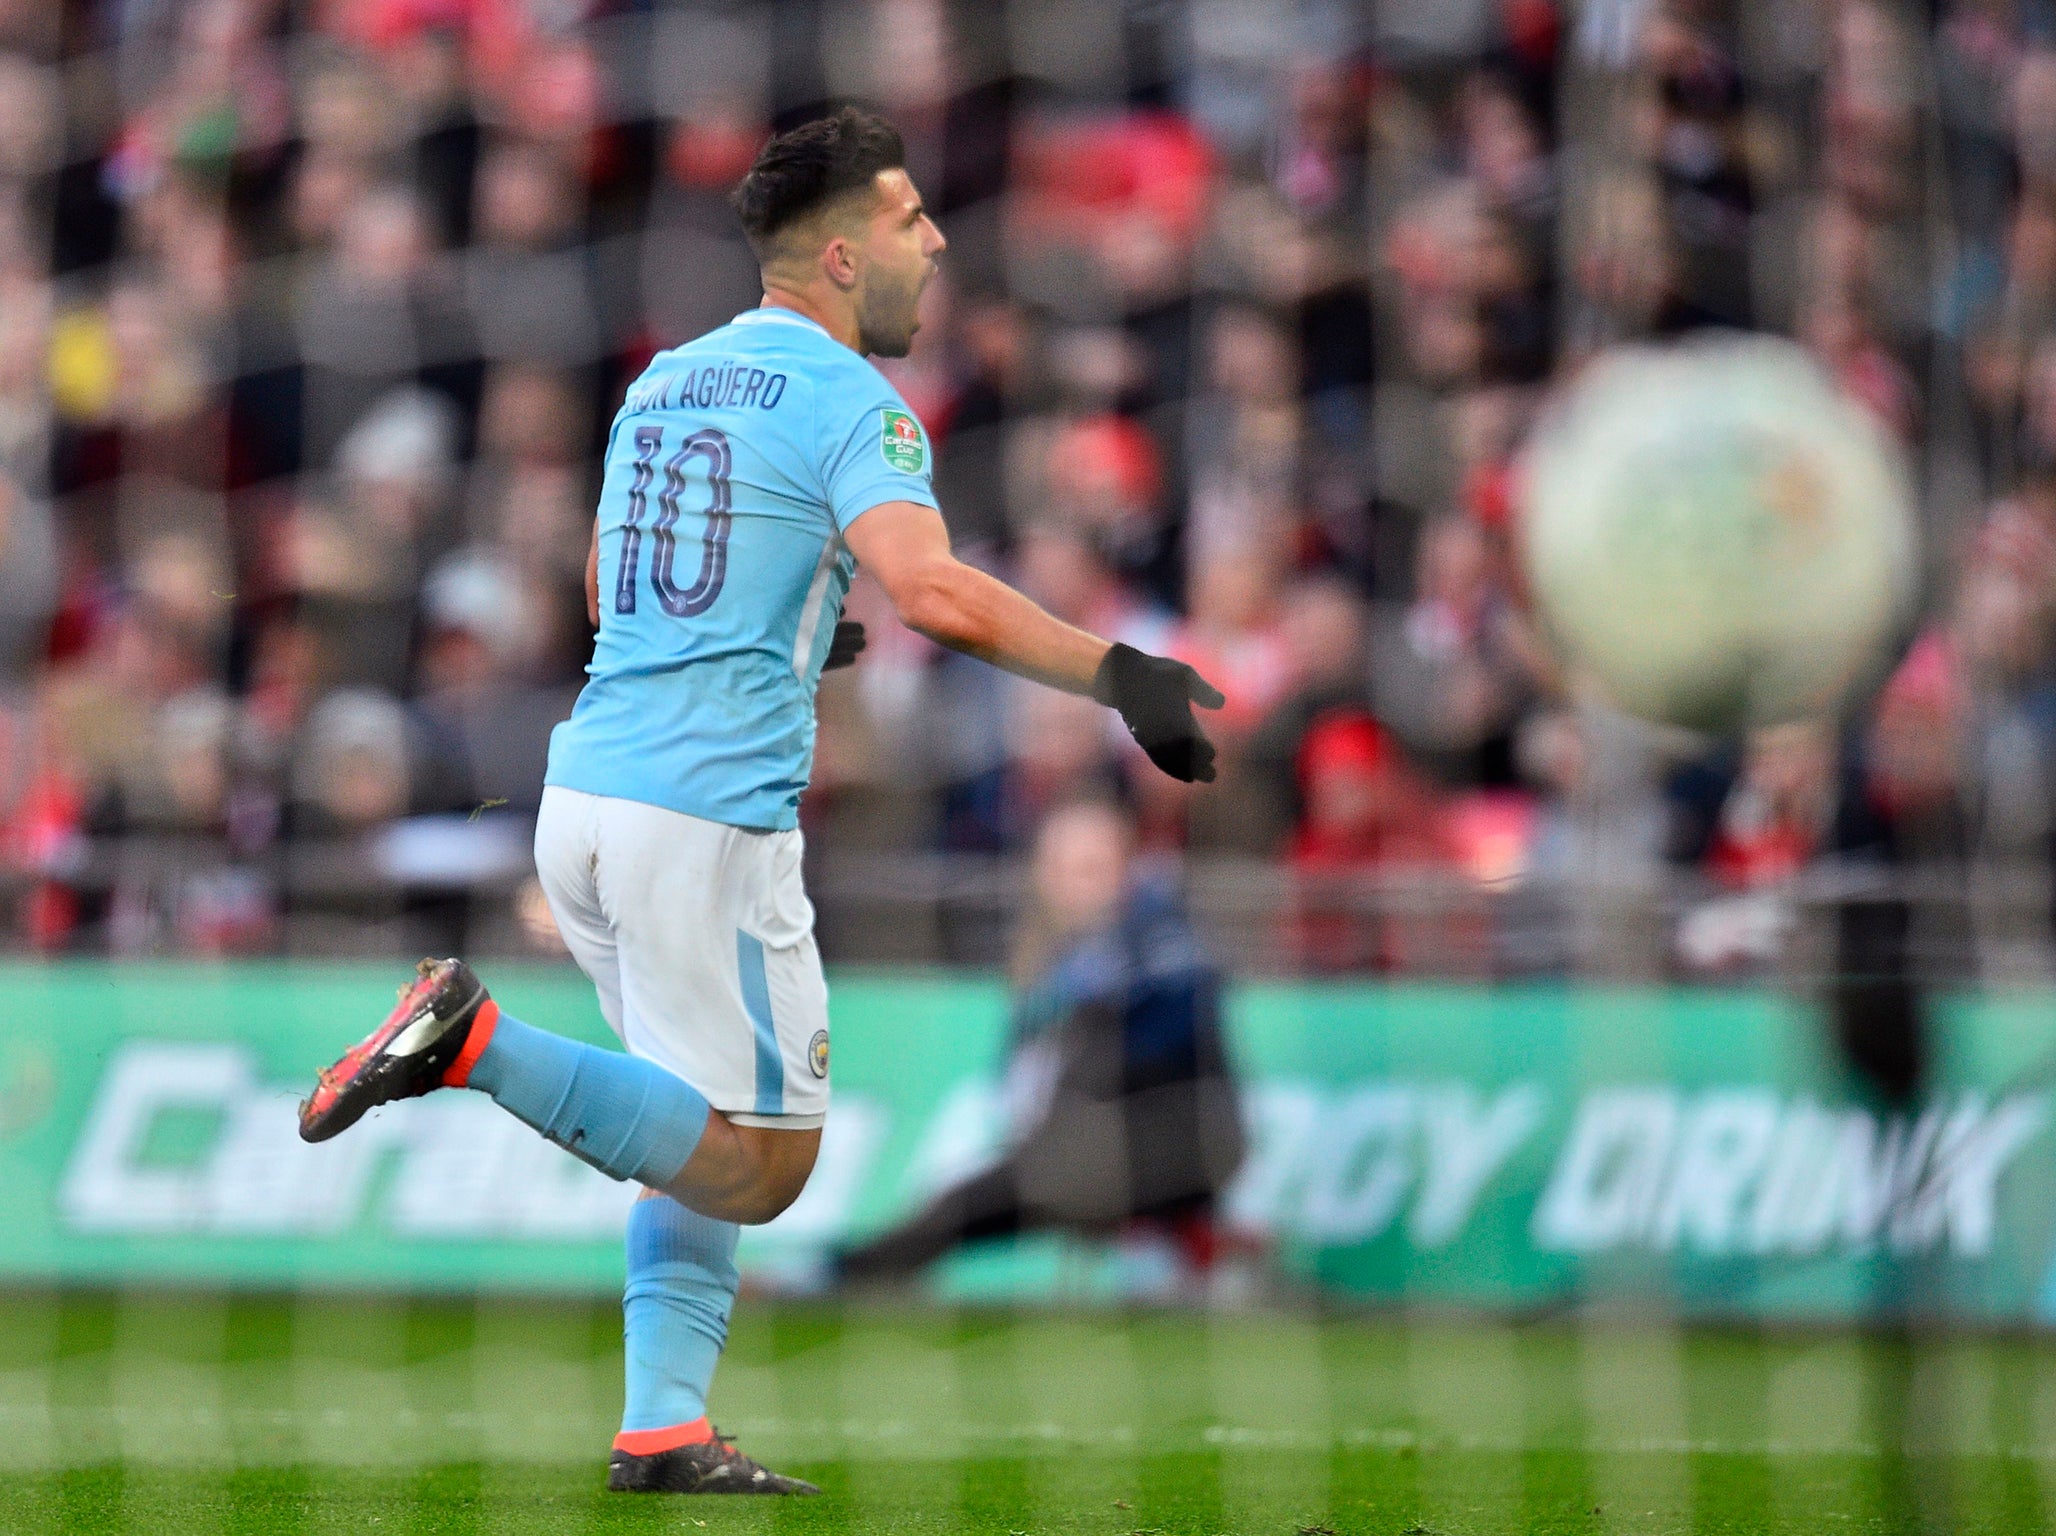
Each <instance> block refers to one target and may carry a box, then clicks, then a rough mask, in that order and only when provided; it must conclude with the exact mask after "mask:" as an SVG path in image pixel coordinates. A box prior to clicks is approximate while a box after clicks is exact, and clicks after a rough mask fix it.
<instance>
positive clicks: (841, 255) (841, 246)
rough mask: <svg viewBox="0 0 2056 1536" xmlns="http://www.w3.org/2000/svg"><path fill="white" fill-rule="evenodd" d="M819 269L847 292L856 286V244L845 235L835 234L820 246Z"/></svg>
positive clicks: (829, 279)
mask: <svg viewBox="0 0 2056 1536" xmlns="http://www.w3.org/2000/svg"><path fill="white" fill-rule="evenodd" d="M821 270H822V272H823V273H824V274H826V276H827V278H828V281H830V282H831V283H833V284H835V286H836V287H838V288H840V289H842V290H843V291H844V292H845V293H847V292H848V291H849V290H850V289H852V288H854V287H856V286H857V245H856V242H855V241H854V240H852V239H850V237H849V236H847V235H836V236H834V237H832V238H831V239H830V240H829V242H828V244H827V245H825V246H823V247H822V248H821Z"/></svg>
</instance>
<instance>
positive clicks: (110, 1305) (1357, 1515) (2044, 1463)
mask: <svg viewBox="0 0 2056 1536" xmlns="http://www.w3.org/2000/svg"><path fill="white" fill-rule="evenodd" d="M618 1369H619V1317H618V1313H617V1312H616V1311H615V1310H614V1309H613V1308H612V1307H608V1306H587V1305H584V1304H542V1303H510V1302H504V1301H494V1302H481V1303H478V1304H476V1305H473V1304H470V1303H456V1302H390V1301H375V1300H364V1299H348V1298H314V1297H307V1298H301V1299H299V1300H297V1301H295V1300H291V1299H234V1298H222V1297H211V1296H158V1295H132V1296H126V1297H106V1296H40V1295H38V1296H16V1297H0V1533H4V1536H56V1533H60V1532H63V1533H70V1532H91V1533H100V1532H137V1533H148V1536H273V1533H288V1532H290V1533H294V1536H340V1533H345V1532H351V1533H374V1536H387V1533H395V1536H400V1533H404V1536H426V1533H444V1532H449V1533H459V1532H461V1533H466V1536H471V1533H478V1536H487V1533H491V1536H499V1533H503V1532H505V1533H515V1536H560V1533H567V1536H568V1533H590V1532H617V1531H619V1532H629V1531H635V1532H641V1531H666V1532H682V1533H685V1536H696V1533H697V1532H699V1531H702V1530H705V1531H708V1532H710V1533H718V1532H723V1531H741V1530H750V1531H759V1530H761V1531H776V1532H781V1533H782V1532H798V1533H811V1532H824V1533H825V1532H859V1533H866V1536H869V1533H880V1536H883V1533H888V1532H890V1533H915V1536H919V1533H938V1536H939V1533H951V1532H994V1533H1009V1532H1022V1533H1027V1532H1037V1533H1044V1532H1047V1533H1072V1532H1077V1533H1093V1536H1128V1533H1132V1532H1150V1533H1161V1536H1188V1533H1189V1536H1213V1533H1230V1532H1232V1533H1236V1536H1241V1533H1245V1532H1247V1533H1276V1536H1294V1533H1297V1532H1300V1531H1320V1530H1323V1529H1325V1530H1331V1531H1333V1532H1336V1533H1337V1536H1356V1533H1364V1536H1370V1533H1380V1536H1388V1533H1389V1536H1399V1533H1403V1532H1409V1531H1411V1532H1414V1533H1416V1536H1421V1533H1428V1532H1439V1533H1444V1536H1467V1533H1478V1536H1486V1533H1490V1536H1503V1533H1509V1532H1537V1533H1543V1532H1549V1533H1554V1532H1579V1533H1586V1532H1590V1533H1612V1532H1636V1533H1641V1532H1685V1531H1695V1532H1696V1531H1705V1532H1723V1533H1725V1532H1736V1533H1756V1532H1765V1533H1772V1532H1775V1533H1787V1532H1789V1533H1793V1536H1800V1533H1804V1536H1818V1533H1820V1532H1824V1531H1876V1532H1893V1533H1914V1532H1921V1533H1925V1532H1935V1533H1941V1532H1950V1533H1955V1532H1992V1533H2011V1532H2023V1533H2025V1532H2033V1531H2041V1530H2044V1529H2047V1528H2048V1527H2049V1525H2050V1524H2051V1517H2052V1516H2056V1347H2052V1346H2051V1345H2048V1344H2044V1343H2041V1342H2035V1341H2024V1340H2017V1339H1992V1338H1977V1339H1956V1340H1945V1341H1932V1342H1909V1341H1906V1340H1903V1339H1902V1340H1896V1341H1895V1340H1892V1339H1888V1338H1860V1337H1856V1336H1851V1335H1846V1334H1819V1335H1781V1336H1773V1337H1763V1336H1757V1335H1747V1334H1740V1333H1733V1332H1726V1333H1723V1332H1703V1331H1702V1332H1683V1331H1677V1330H1672V1329H1666V1328H1662V1327H1656V1326H1646V1325H1644V1326H1637V1325H1628V1324H1605V1325H1602V1324H1592V1325H1588V1326H1583V1327H1580V1326H1575V1325H1560V1324H1552V1325H1547V1326H1539V1325H1538V1326H1532V1327H1514V1326H1502V1325H1492V1324H1482V1323H1473V1324H1463V1323H1455V1322H1447V1321H1415V1322H1412V1323H1409V1322H1405V1321H1402V1320H1398V1319H1350V1320H1337V1319H1314V1318H1299V1317H1289V1316H1279V1315H1252V1316H1243V1315H1223V1316H1207V1315H1198V1314H1161V1313H1152V1314H1140V1315H1123V1314H1118V1313H1094V1314H1083V1315H1065V1314H1028V1315H1017V1314H1003V1313H986V1312H978V1313H954V1314H952V1313H938V1312H914V1311H906V1312H900V1311H889V1310H875V1309H857V1308H849V1309H844V1308H837V1307H830V1306H812V1307H769V1306H764V1305H761V1304H748V1305H746V1306H745V1307H744V1308H743V1309H742V1315H741V1316H740V1318H739V1319H738V1325H737V1328H736V1333H735V1337H734V1340H733V1343H732V1346H731V1351H730V1355H729V1358H728V1360H727V1361H726V1362H725V1363H724V1365H723V1367H722V1372H721V1375H720V1377H719V1379H718V1380H717V1381H716V1383H715V1389H714V1415H715V1418H716V1421H717V1422H719V1423H720V1424H721V1425H722V1426H723V1427H724V1428H725V1429H728V1430H730V1431H732V1432H735V1433H737V1434H738V1435H739V1436H740V1437H741V1438H742V1440H743V1443H744V1445H745V1446H746V1448H747V1449H749V1450H750V1451H751V1452H752V1454H754V1455H757V1456H759V1457H760V1458H762V1459H764V1460H765V1461H767V1462H769V1463H770V1464H772V1465H774V1466H777V1467H779V1468H780V1469H781V1470H790V1471H793V1472H797V1473H800V1474H802V1475H804V1476H807V1477H810V1478H813V1479H815V1480H816V1481H818V1482H820V1483H821V1484H822V1485H823V1486H824V1487H825V1488H826V1489H827V1490H828V1496H827V1497H825V1498H822V1499H818V1500H808V1501H784V1502H777V1503H769V1502H764V1503H759V1502H753V1501H741V1500H736V1501H727V1500H718V1499H692V1500H680V1499H664V1498H631V1497H624V1496H618V1495H616V1496H610V1495H607V1494H604V1493H602V1492H601V1491H600V1482H601V1479H602V1476H603V1464H604V1459H605V1448H606V1445H607V1442H608V1440H609V1438H610V1437H611V1435H612V1432H613V1428H614V1415H615V1412H616V1408H617V1405H618V1402H619V1386H618V1379H617V1373H618ZM702 1521H704V1522H705V1524H704V1525H701V1524H700V1523H699V1522H702Z"/></svg>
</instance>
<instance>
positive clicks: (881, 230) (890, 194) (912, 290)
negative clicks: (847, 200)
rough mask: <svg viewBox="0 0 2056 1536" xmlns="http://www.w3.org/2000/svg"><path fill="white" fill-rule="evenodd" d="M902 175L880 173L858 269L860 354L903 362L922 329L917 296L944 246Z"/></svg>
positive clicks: (927, 279)
mask: <svg viewBox="0 0 2056 1536" xmlns="http://www.w3.org/2000/svg"><path fill="white" fill-rule="evenodd" d="M947 243H948V242H946V241H945V240H944V239H943V238H942V231H941V230H939V229H937V228H936V227H935V221H934V220H933V219H931V218H929V217H928V213H927V210H926V209H924V208H923V207H922V206H921V194H920V193H919V192H917V191H915V190H914V183H913V181H912V179H911V178H910V177H908V175H907V173H906V172H905V171H898V170H895V171H880V172H879V173H878V201H877V203H876V205H875V206H874V207H873V208H872V210H871V217H870V219H869V220H868V222H867V223H866V224H865V227H864V237H863V243H862V245H861V247H860V250H861V253H862V260H861V262H860V264H859V267H858V273H857V287H856V293H855V298H856V301H857V334H858V339H859V341H860V343H861V345H860V348H859V350H861V351H864V352H868V353H870V354H871V355H872V356H874V357H905V356H906V355H907V349H908V348H909V347H911V346H913V344H914V332H916V331H918V330H919V329H920V328H921V313H920V311H921V290H922V289H924V288H926V287H927V286H928V283H929V280H930V279H931V278H933V277H934V276H935V272H936V264H937V259H938V258H939V257H940V256H941V255H942V252H943V248H944V246H945V245H946V244H947Z"/></svg>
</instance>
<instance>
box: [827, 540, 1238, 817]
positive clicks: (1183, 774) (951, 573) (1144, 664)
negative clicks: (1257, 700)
mask: <svg viewBox="0 0 2056 1536" xmlns="http://www.w3.org/2000/svg"><path fill="white" fill-rule="evenodd" d="M843 537H844V539H845V541H846V542H847V543H848V544H849V547H850V550H851V552H852V553H853V554H855V555H856V557H857V561H858V563H859V564H860V565H862V566H863V567H864V569H866V570H867V571H869V572H870V573H871V574H872V575H873V576H875V577H876V578H877V579H878V584H879V585H880V586H881V587H883V588H884V589H885V595H886V596H887V597H888V598H890V599H891V600H892V605H893V608H894V609H895V610H896V611H897V612H898V614H899V616H900V619H901V621H902V622H903V623H905V624H906V626H907V627H908V628H909V629H912V630H916V631H918V632H919V633H921V634H924V635H926V636H927V637H928V638H929V639H931V640H933V641H935V642H936V644H938V645H946V646H948V647H949V648H950V649H951V650H954V651H962V652H964V653H965V654H966V655H969V656H976V657H977V658H979V660H981V661H989V662H991V663H992V664H993V665H994V666H996V667H1004V668H1005V669H1006V670H1007V671H1009V672H1012V673H1015V674H1016V675H1018V676H1021V677H1025V678H1029V679H1030V680H1032V681H1034V682H1038V683H1046V684H1048V685H1049V686H1050V687H1052V688H1061V689H1063V690H1064V691H1065V692H1067V693H1082V694H1088V695H1090V696H1091V697H1093V698H1095V699H1098V700H1099V701H1100V703H1102V704H1105V705H1108V706H1110V707H1111V708H1114V709H1117V710H1119V711H1120V713H1121V719H1122V721H1123V723H1125V724H1126V725H1127V727H1128V732H1129V734H1130V735H1132V736H1133V737H1134V738H1135V740H1136V742H1137V743H1138V744H1139V745H1140V746H1141V748H1142V750H1143V751H1145V752H1147V753H1148V754H1149V758H1150V761H1151V762H1153V763H1155V764H1156V765H1157V767H1159V768H1161V769H1163V771H1164V772H1165V773H1168V774H1170V775H1171V776H1172V777H1173V778H1176V779H1183V780H1185V781H1186V782H1187V783H1191V782H1192V781H1194V780H1198V781H1200V782H1202V783H1204V782H1207V781H1210V780H1211V779H1212V778H1213V776H1214V747H1213V743H1212V742H1210V741H1208V740H1207V738H1206V733H1205V732H1204V731H1202V730H1201V729H1200V728H1199V723H1198V721H1196V720H1195V719H1194V718H1193V715H1192V706H1193V705H1194V704H1199V705H1201V706H1203V707H1205V708H1207V709H1219V708H1220V707H1221V704H1222V702H1223V701H1222V698H1221V694H1220V692H1219V690H1217V689H1216V688H1215V687H1214V686H1213V685H1212V684H1211V683H1209V682H1207V680H1206V679H1205V678H1203V677H1201V676H1200V675H1199V674H1198V673H1197V672H1195V671H1193V670H1192V668H1190V667H1188V666H1186V665H1185V663H1184V662H1182V661H1173V660H1171V659H1170V658H1169V657H1165V656H1150V655H1146V654H1144V653H1143V652H1141V651H1138V650H1135V649H1134V648H1133V647H1131V646H1126V645H1110V644H1109V643H1108V642H1107V641H1105V640H1102V639H1100V638H1099V637H1098V636H1097V635H1092V634H1088V633H1086V632H1085V631H1084V630H1082V629H1078V628H1076V627H1075V626H1073V625H1070V624H1066V623H1064V622H1063V621H1062V620H1061V619H1058V618H1056V617H1054V616H1053V615H1051V614H1048V613H1045V612H1044V611H1043V610H1042V609H1041V608H1039V607H1037V606H1036V605H1035V604H1034V603H1033V602H1032V601H1030V600H1029V599H1028V598H1026V597H1024V596H1022V595H1021V594H1020V593H1019V592H1016V591H1015V590H1014V589H1013V588H1012V587H1010V586H1008V585H1007V584H1006V583H1005V582H1003V581H1000V580H998V579H997V578H996V577H992V576H988V575H986V573H985V572H983V571H981V570H979V569H977V568H976V567H975V566H969V565H966V564H964V563H963V562H962V561H961V560H959V559H957V557H956V556H955V555H953V554H951V553H950V547H949V530H948V529H947V528H945V527H944V526H943V521H942V515H941V514H940V513H939V512H937V511H936V510H935V509H934V508H933V507H924V506H922V505H920V504H919V503H917V502H911V501H889V502H886V503H885V504H884V505H882V506H877V507H873V508H871V510H870V511H868V512H866V513H864V515H863V516H861V517H859V518H858V519H856V521H854V522H853V523H851V524H850V526H849V528H848V530H847V531H846V532H845V533H844V535H843Z"/></svg>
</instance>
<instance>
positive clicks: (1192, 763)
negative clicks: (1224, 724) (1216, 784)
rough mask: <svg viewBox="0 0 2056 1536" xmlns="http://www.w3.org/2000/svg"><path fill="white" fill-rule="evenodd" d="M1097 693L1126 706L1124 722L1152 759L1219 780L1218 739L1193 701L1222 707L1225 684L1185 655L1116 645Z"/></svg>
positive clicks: (1095, 685)
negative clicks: (1209, 735) (1196, 714)
mask: <svg viewBox="0 0 2056 1536" xmlns="http://www.w3.org/2000/svg"><path fill="white" fill-rule="evenodd" d="M1092 696H1093V697H1094V698H1095V699H1098V700H1099V701H1100V703H1102V704H1105V705H1108V706H1110V707H1112V708H1114V709H1117V710H1119V711H1120V712H1121V723H1122V724H1123V725H1125V726H1127V727H1128V734H1129V735H1130V736H1133V737H1134V738H1135V744H1136V745H1137V746H1139V747H1141V748H1142V750H1143V751H1145V752H1147V753H1148V754H1149V760H1150V761H1151V762H1153V763H1155V764H1156V765H1157V767H1159V768H1161V769H1163V771H1164V772H1165V773H1168V774H1169V775H1170V776H1171V777H1172V778H1174V779H1183V780H1184V781H1185V782H1186V783H1187V784H1193V783H1199V784H1211V783H1213V781H1214V744H1213V743H1212V742H1210V741H1208V740H1207V739H1206V732H1204V731H1202V730H1201V729H1200V728H1199V722H1198V721H1197V720H1195V719H1194V718H1193V717H1192V706H1193V705H1195V704H1197V705H1199V706H1200V707H1201V708H1203V709H1219V708H1220V707H1221V706H1222V705H1223V704H1225V703H1227V702H1228V701H1227V700H1226V699H1225V698H1224V697H1222V694H1221V690H1220V689H1218V688H1216V687H1215V686H1214V685H1213V684H1212V683H1210V682H1208V681H1207V680H1206V679H1205V678H1203V677H1201V676H1200V675H1199V674H1198V673H1197V672H1195V671H1193V670H1192V668H1190V667H1188V666H1186V665H1185V663H1184V662H1182V661H1173V660H1171V658H1170V657H1168V656H1151V655H1149V654H1147V653H1146V652H1143V651H1138V650H1136V649H1135V648H1134V647H1133V646H1130V645H1116V646H1115V647H1114V648H1113V649H1112V650H1110V651H1108V652H1107V655H1106V660H1105V661H1102V662H1101V663H1100V664H1099V673H1098V675H1097V676H1095V677H1094V678H1093V680H1092Z"/></svg>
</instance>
